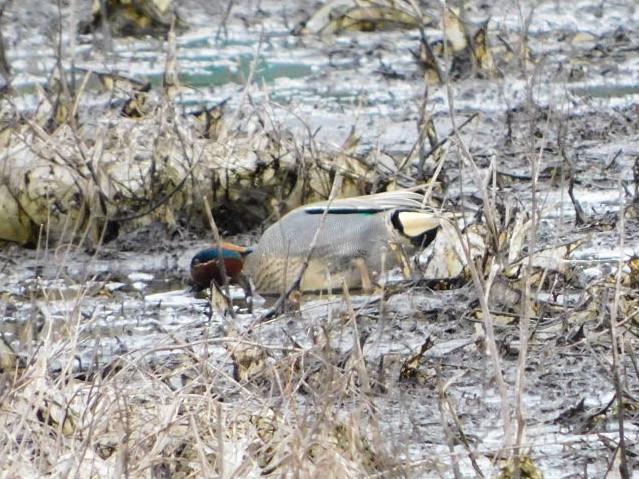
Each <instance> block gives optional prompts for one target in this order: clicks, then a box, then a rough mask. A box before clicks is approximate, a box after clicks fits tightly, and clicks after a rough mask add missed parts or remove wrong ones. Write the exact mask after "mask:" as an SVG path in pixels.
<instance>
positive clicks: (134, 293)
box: [0, 0, 639, 478]
mask: <svg viewBox="0 0 639 479" xmlns="http://www.w3.org/2000/svg"><path fill="white" fill-rule="evenodd" d="M26 3H29V4H32V5H31V7H29V8H28V7H27V6H25V5H23V4H22V3H20V4H18V3H13V4H12V3H8V4H6V5H5V10H4V13H3V16H2V18H1V21H0V25H1V26H2V33H3V37H4V42H5V48H6V52H7V60H8V63H9V64H10V66H11V75H10V76H11V79H12V81H11V85H12V87H13V90H12V91H6V92H5V93H4V96H3V97H2V115H3V116H2V119H3V129H2V132H1V134H0V140H1V141H2V147H1V148H0V164H1V165H2V169H1V170H0V171H2V175H3V176H2V178H3V181H2V185H3V186H2V187H0V192H1V193H3V194H4V193H5V192H9V194H8V195H5V197H3V210H0V212H2V211H4V212H7V211H10V208H11V207H13V206H11V205H13V204H14V203H11V201H15V204H16V205H18V206H16V207H15V211H14V217H15V218H16V221H13V220H12V221H9V220H8V219H5V220H3V221H5V226H2V225H0V231H2V233H3V235H5V236H4V237H6V238H8V239H12V240H13V241H11V242H7V243H6V244H5V245H4V246H3V247H2V250H0V315H1V318H2V321H1V322H0V331H2V335H3V336H2V337H3V342H2V349H1V351H0V360H1V367H2V376H1V380H2V383H1V384H0V424H2V427H1V428H0V430H1V434H2V440H1V441H0V463H2V464H4V466H3V469H4V472H2V473H0V475H2V477H40V476H52V477H58V476H65V477H66V476H71V475H75V476H76V477H111V476H116V475H127V476H130V477H212V476H220V477H258V476H260V475H263V476H269V477H275V476H277V477H279V476H296V477H446V478H447V477H456V478H457V477H503V478H509V477H518V476H517V471H519V473H520V476H519V477H530V478H537V477H545V478H590V477H632V475H633V472H634V473H635V474H636V473H637V471H639V465H638V463H639V458H638V457H637V450H638V449H637V443H638V441H639V416H638V414H639V413H638V412H637V411H638V410H639V366H638V363H637V359H636V350H637V345H638V340H637V334H638V332H639V320H638V319H637V317H638V316H637V312H638V311H639V309H638V305H639V302H638V301H637V285H638V284H639V276H638V275H639V264H637V262H638V260H637V259H636V258H637V256H639V251H638V249H639V247H638V245H637V241H636V238H637V216H638V215H637V210H636V201H637V184H638V181H639V169H638V167H637V158H639V152H638V151H637V144H639V143H638V142H637V140H638V139H639V138H638V137H639V129H638V127H639V118H638V110H637V101H638V95H637V93H638V92H639V88H638V87H637V84H636V78H637V75H638V73H639V67H638V66H637V63H636V58H635V57H636V51H637V49H638V48H639V30H638V28H637V25H639V22H637V20H639V18H638V17H639V10H638V9H637V7H635V6H632V5H629V4H626V2H618V3H601V2H596V1H592V0H585V1H580V2H571V3H570V4H565V3H564V2H550V1H522V2H514V3H508V4H506V5H502V6H497V5H495V6H491V5H490V4H488V3H482V2H469V3H468V4H466V5H465V7H464V8H465V10H464V12H465V14H466V15H467V24H468V27H467V29H468V32H469V33H470V34H471V35H475V34H476V33H477V32H478V31H479V30H480V29H481V28H482V25H483V24H484V23H485V22H487V23H485V24H486V25H487V29H486V32H487V45H488V46H489V48H490V52H491V55H492V61H491V62H486V61H480V60H479V59H480V58H485V56H482V55H484V54H481V55H480V54H479V53H477V52H478V49H477V48H475V50H472V49H471V50H468V49H466V50H461V53H458V52H457V51H456V50H455V48H454V47H453V43H454V42H451V44H450V45H448V44H447V45H448V46H447V47H446V48H442V45H443V41H442V39H443V38H446V29H442V23H441V18H442V16H445V15H447V14H446V13H445V12H443V11H442V9H441V7H440V6H437V7H432V6H421V11H422V13H423V14H424V15H425V17H428V18H430V19H432V21H429V20H428V19H425V21H426V25H427V27H426V28H425V30H424V31H423V33H424V35H425V38H426V39H427V40H428V43H429V45H430V47H431V48H432V50H433V52H434V55H435V58H436V61H437V62H438V64H439V65H440V67H441V69H442V71H443V72H444V76H445V77H447V78H448V79H446V78H444V79H443V81H441V82H439V81H438V80H437V78H436V75H435V74H434V73H433V71H432V69H428V68H427V69H426V72H425V69H424V68H425V67H424V62H423V55H424V51H423V45H422V49H421V50H420V41H421V39H422V33H421V32H420V30H419V29H418V28H411V27H410V25H403V26H402V27H401V28H397V25H393V27H394V28H387V29H384V30H376V31H370V32H362V31H345V32H336V33H332V32H331V33H329V32H324V34H323V35H319V34H315V33H313V32H307V33H304V34H301V35H294V34H293V33H291V32H292V31H293V30H295V27H296V26H299V25H300V22H301V21H302V20H303V19H305V18H308V17H309V15H311V14H312V13H313V12H314V11H317V9H318V6H317V5H315V4H313V3H312V2H300V3H299V5H296V6H294V7H293V6H289V5H286V6H282V5H281V2H270V1H267V2H252V1H238V2H229V3H228V5H224V6H202V5H200V3H199V2H184V3H183V4H180V5H179V12H180V14H181V15H180V16H181V18H182V19H183V20H184V22H185V25H183V26H182V27H181V28H180V29H178V30H177V31H176V32H175V37H174V39H171V38H168V39H167V40H164V39H163V38H161V37H160V38H158V37H142V38H131V37H126V38H121V37H118V36H116V35H114V36H112V37H111V36H103V35H104V32H102V34H100V33H96V34H89V35H79V34H76V33H75V32H77V31H78V30H77V23H78V22H79V20H80V19H83V18H89V17H90V4H89V3H90V2H85V1H82V2H80V1H78V2H74V4H73V5H72V6H73V7H74V8H75V9H74V10H72V9H71V7H69V6H68V5H66V4H65V5H62V6H61V7H60V8H58V4H56V3H55V2H38V3H37V4H36V2H26ZM385 5H386V6H388V5H391V6H392V7H393V9H395V10H396V9H397V8H400V7H401V8H402V9H409V8H413V7H412V6H411V5H409V4H408V3H406V4H405V3H404V2H397V3H393V2H385ZM402 11H405V10H402ZM413 13H414V11H413ZM53 17H55V18H57V19H58V20H60V19H61V22H62V25H63V28H61V29H58V28H55V25H54V26H52V25H53V24H51V23H50V18H53ZM311 18H312V19H313V21H312V22H311V21H309V22H307V28H309V29H311V27H313V28H314V27H315V26H316V25H317V24H320V25H321V24H322V23H321V18H322V17H321V16H320V17H311ZM318 18H319V19H318ZM332 18H334V17H332ZM314 22H315V23H314ZM325 23H326V20H325ZM448 25H449V26H448V27H446V28H448V29H452V28H453V27H451V26H450V25H451V24H448ZM60 32H61V34H62V36H61V38H62V40H61V43H60V44H61V45H63V48H62V51H60V49H59V48H58V47H57V45H58V38H60ZM479 41H480V40H479V39H478V38H477V37H475V38H474V39H473V42H479ZM420 51H421V55H422V56H421V58H422V62H421V64H420V61H418V58H420ZM472 52H475V53H472ZM473 55H476V57H473ZM57 58H60V59H61V62H60V64H59V65H62V67H61V68H62V70H63V71H64V72H65V75H67V77H66V78H71V77H72V72H76V73H75V74H76V75H77V77H76V81H77V84H75V85H72V83H71V82H70V80H67V81H68V82H69V83H68V84H67V87H60V86H59V85H60V83H62V84H64V82H57V83H56V82H55V81H54V79H55V78H56V77H58V76H59V75H60V70H59V69H58V67H57V66H56V59H57ZM473 58H474V60H473ZM86 72H99V73H100V74H102V75H106V74H107V73H108V74H113V73H118V74H120V75H122V76H123V77H126V78H127V79H128V80H129V81H130V80H135V82H139V83H135V82H132V83H128V84H127V86H121V87H117V88H115V89H113V90H108V91H107V90H104V89H101V88H100V87H99V86H98V84H99V82H98V81H97V80H96V78H94V75H95V73H89V74H87V73H86ZM63 76H64V75H63ZM171 79H172V80H171ZM169 80H171V81H169ZM145 82H149V85H150V90H149V91H148V92H147V91H144V90H145V89H146V87H143V85H144V84H145ZM45 84H46V85H47V88H43V87H42V85H45ZM56 84H57V85H58V86H57V87H56V86H55V85H56ZM78 85H83V86H82V87H79V86H78ZM69 86H73V88H71V89H70V90H69ZM56 88H57V89H56ZM73 92H75V94H74V93H73ZM142 94H144V95H142ZM74 95H75V96H74ZM140 95H142V96H140ZM65 98H66V100H65ZM135 98H143V100H141V106H140V111H139V112H138V111H137V110H136V111H132V110H131V109H129V110H127V109H126V105H129V106H130V104H131V103H130V100H131V99H135ZM65 101H66V102H68V104H66V103H64V102H65ZM60 104H66V105H67V107H69V108H67V111H73V107H70V106H71V105H75V110H77V115H67V116H65V115H62V113H61V111H62V110H60V108H59V105H60ZM214 105H223V106H220V109H219V111H218V110H214V115H213V117H212V118H213V119H214V120H215V118H218V116H216V115H218V113H219V118H220V119H221V120H220V121H219V122H217V121H214V120H213V124H211V121H212V120H211V119H209V123H208V124H207V123H206V122H205V123H204V127H203V126H202V123H201V122H200V120H199V119H198V118H196V117H195V116H194V115H192V114H191V113H193V112H195V111H196V110H200V109H202V108H203V107H209V108H210V107H212V106H214ZM56 112H57V113H58V114H56ZM138 113H139V114H138ZM420 125H424V128H423V129H422V131H423V132H424V133H422V134H420V127H419V126H420ZM428 127H429V128H428ZM456 128H457V130H456ZM426 131H428V132H430V133H431V134H430V136H429V135H428V134H427V133H426ZM433 132H434V133H433ZM435 137H436V138H435ZM336 174H337V175H340V176H342V177H343V178H344V181H343V191H342V194H344V195H353V194H361V193H368V192H371V191H376V190H377V189H384V188H393V187H410V186H414V185H418V184H428V182H429V181H430V180H431V179H433V178H435V180H436V181H434V182H433V183H432V184H433V187H432V191H431V196H432V199H433V203H434V204H437V205H440V206H441V207H442V208H444V209H446V210H450V211H457V212H463V213H464V218H465V222H460V229H459V230H454V229H451V230H447V231H444V232H442V234H441V235H440V238H439V239H438V243H437V244H436V245H435V253H433V252H432V251H427V252H425V253H424V254H423V255H422V256H421V259H420V263H421V264H420V266H419V267H418V268H417V271H416V272H415V274H414V277H413V278H412V279H411V280H410V281H405V280H402V279H401V275H400V274H397V275H396V276H395V277H396V278H397V280H396V281H393V282H391V283H389V284H386V285H384V287H382V288H380V289H379V290H378V291H376V292H375V293H374V294H372V295H361V294H358V292H355V291H354V292H350V293H347V294H332V295H327V294H324V295H322V296H308V297H304V298H302V300H301V301H300V302H299V304H292V305H289V307H288V309H287V310H286V311H283V312H282V313H281V314H278V315H275V316H273V317H271V318H270V319H268V320H267V321H263V322H260V323H257V322H256V319H257V318H258V317H259V315H260V314H261V313H263V312H264V310H265V309H266V306H267V305H268V304H267V303H262V302H261V301H260V300H259V298H258V299H257V300H256V305H255V309H254V312H253V313H248V312H247V311H246V309H245V308H244V305H243V303H242V301H241V292H240V291H236V290H233V291H232V293H233V297H234V300H235V302H236V303H237V304H238V305H239V307H237V308H236V310H235V314H234V315H233V316H232V315H229V314H223V313H222V311H221V310H220V309H219V307H218V305H217V304H212V303H211V302H210V301H209V300H208V299H206V298H205V297H204V296H196V295H195V294H193V293H191V292H189V291H188V284H187V279H188V264H189V261H190V258H191V257H192V255H193V254H194V253H195V252H196V251H197V250H198V249H200V248H202V247H204V246H206V245H208V244H209V243H210V242H212V234H211V233H210V228H209V223H208V220H207V217H206V207H205V206H204V204H205V201H204V200H203V198H204V197H206V198H207V201H208V202H209V204H210V205H211V209H212V212H213V216H214V218H215V221H216V223H217V226H218V227H219V229H220V234H221V235H222V236H224V237H225V238H227V239H231V240H233V241H235V242H237V243H241V244H250V242H251V241H252V240H253V239H254V238H255V237H256V236H257V235H259V233H260V231H261V230H262V229H263V228H264V227H266V226H267V225H268V224H270V223H271V222H272V221H273V220H274V219H276V218H277V215H278V214H279V212H281V211H285V209H286V208H292V207H294V206H296V205H298V204H300V203H304V202H307V201H312V200H314V199H317V198H320V197H322V196H325V195H327V194H328V192H329V191H330V187H331V184H332V181H333V179H334V177H335V175H336ZM11 211H13V210H11ZM7 218H8V216H7ZM40 225H42V226H40ZM9 234H14V235H15V237H13V236H11V237H8V235H9ZM460 238H461V240H460ZM467 241H470V243H467ZM16 243H21V245H20V246H18V245H17V244H16ZM462 245H467V246H468V247H467V248H466V251H465V249H464V247H463V246H462ZM469 245H471V246H472V247H470V246H469ZM438 254H439V256H438ZM471 257H472V261H469V258H471ZM453 270H454V271H453ZM451 271H453V272H452V273H451ZM453 276H454V277H453ZM435 280H438V281H435Z"/></svg>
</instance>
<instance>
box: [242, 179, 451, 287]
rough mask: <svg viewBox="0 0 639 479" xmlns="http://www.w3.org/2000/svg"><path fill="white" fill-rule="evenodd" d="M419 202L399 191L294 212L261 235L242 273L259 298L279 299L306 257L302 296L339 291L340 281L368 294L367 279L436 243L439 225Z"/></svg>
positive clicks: (420, 199)
mask: <svg viewBox="0 0 639 479" xmlns="http://www.w3.org/2000/svg"><path fill="white" fill-rule="evenodd" d="M423 200H424V197H423V195H421V194H419V193H416V192H412V191H408V190H400V191H392V192H387V193H378V194H375V195H369V196H358V197H355V198H345V199H336V200H334V201H332V202H331V203H330V204H329V202H319V203H313V204H310V205H306V206H302V207H299V208H296V209H294V210H293V211H291V212H290V213H288V214H286V215H285V216H284V217H282V219H281V220H279V221H278V222H276V223H275V224H273V225H272V226H270V227H269V228H268V229H267V230H266V231H265V232H264V234H263V235H262V237H261V239H260V241H259V242H258V243H257V245H256V246H254V247H253V248H252V252H251V254H249V255H248V256H247V257H246V261H245V265H244V271H245V272H246V274H247V275H248V276H249V277H250V278H251V279H252V281H253V284H254V285H255V288H256V290H257V291H258V292H260V293H262V294H279V293H282V292H283V291H286V289H287V288H288V287H289V286H290V285H292V284H293V281H294V280H295V277H296V276H297V275H298V272H299V270H300V268H301V267H302V264H303V263H304V261H305V259H306V258H307V257H309V263H308V267H307V269H306V272H305V273H304V276H303V277H302V281H301V284H300V289H301V290H302V291H319V290H327V289H338V288H341V285H342V281H345V283H346V285H347V286H348V287H349V288H363V289H365V290H370V289H371V276H372V275H374V276H379V275H382V274H384V273H385V272H386V271H388V270H389V269H390V268H393V267H395V266H397V265H398V264H402V263H401V258H404V259H405V258H406V256H405V255H409V254H412V253H414V252H415V251H416V250H417V249H418V248H423V247H426V246H427V245H428V244H430V243H431V242H432V241H433V240H434V239H435V235H436V234H437V229H438V227H439V225H440V221H439V219H438V217H437V215H436V214H434V213H433V212H429V211H426V210H424V209H423V208H422V202H423ZM326 210H328V211H327V213H326V215H325V217H324V212H325V211H326ZM323 217H324V220H322V218H323ZM322 221H323V223H322ZM318 230H319V233H318V234H317V238H316V243H315V247H314V249H313V251H312V252H311V251H310V246H311V243H312V241H313V238H314V236H315V233H316V231H318ZM404 264H405V262H404Z"/></svg>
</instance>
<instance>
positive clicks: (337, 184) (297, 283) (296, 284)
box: [249, 173, 342, 329]
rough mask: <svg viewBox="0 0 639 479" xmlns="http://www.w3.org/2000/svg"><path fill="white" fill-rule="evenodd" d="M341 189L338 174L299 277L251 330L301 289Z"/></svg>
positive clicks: (255, 322)
mask: <svg viewBox="0 0 639 479" xmlns="http://www.w3.org/2000/svg"><path fill="white" fill-rule="evenodd" d="M341 189H342V177H341V175H340V174H339V173H338V174H336V175H335V180H333V187H332V188H331V194H330V195H329V197H328V201H327V203H326V207H325V208H324V212H323V213H322V217H321V218H320V220H319V224H318V225H317V229H316V230H315V234H314V235H313V240H312V241H311V244H310V245H309V248H308V254H307V255H306V258H304V262H303V263H302V266H301V267H300V269H299V271H298V273H297V276H296V277H295V280H294V281H293V283H292V284H291V285H290V286H289V287H288V288H287V289H286V291H284V292H283V293H282V294H281V295H280V297H279V298H277V301H276V302H275V304H274V305H273V306H272V307H271V308H269V309H268V310H267V311H265V312H264V313H263V314H261V315H260V316H258V317H257V318H256V319H255V320H254V321H253V322H252V323H251V325H250V326H249V329H251V328H252V327H253V326H254V325H256V324H260V323H263V322H264V321H266V320H267V319H270V318H271V317H273V316H275V315H276V314H277V313H279V312H280V310H281V308H282V306H283V305H284V302H285V301H286V299H287V298H288V297H289V295H290V294H291V293H292V292H293V291H296V290H298V289H299V288H300V284H301V282H302V277H303V276H304V273H305V272H306V268H308V264H309V262H310V260H311V256H312V255H313V250H314V249H315V246H316V245H317V241H318V239H319V234H320V232H321V231H322V228H323V227H324V222H325V221H326V216H327V215H328V212H329V209H330V206H331V203H332V202H333V200H334V199H335V197H336V196H337V194H338V192H339V191H340V190H341Z"/></svg>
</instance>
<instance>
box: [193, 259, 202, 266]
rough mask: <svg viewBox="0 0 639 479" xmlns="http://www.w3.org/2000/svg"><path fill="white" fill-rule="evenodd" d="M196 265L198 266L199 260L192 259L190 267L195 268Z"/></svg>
mask: <svg viewBox="0 0 639 479" xmlns="http://www.w3.org/2000/svg"><path fill="white" fill-rule="evenodd" d="M198 264H200V260H199V259H197V258H193V260H192V261H191V266H197V265H198Z"/></svg>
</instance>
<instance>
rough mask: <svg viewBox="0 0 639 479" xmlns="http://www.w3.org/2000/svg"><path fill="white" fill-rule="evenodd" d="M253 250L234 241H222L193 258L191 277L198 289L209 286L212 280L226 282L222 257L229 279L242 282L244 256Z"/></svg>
mask: <svg viewBox="0 0 639 479" xmlns="http://www.w3.org/2000/svg"><path fill="white" fill-rule="evenodd" d="M252 251H253V250H252V249H251V248H247V247H244V246H238V245H235V244H232V243H220V244H219V245H213V246H212V247H210V248H206V249H203V250H202V251H199V252H198V253H197V254H196V255H195V256H193V259H192V260H191V279H192V280H193V284H194V285H195V287H196V288H198V289H204V288H208V287H209V286H210V285H211V281H215V283H216V284H217V285H218V286H222V285H223V284H224V276H223V272H222V271H223V270H222V268H221V266H220V262H219V261H220V259H221V260H222V261H223V262H224V270H225V271H226V277H227V281H228V282H229V283H235V284H242V279H241V278H242V268H243V266H244V258H245V257H246V255H248V254H249V253H251V252H252Z"/></svg>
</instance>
